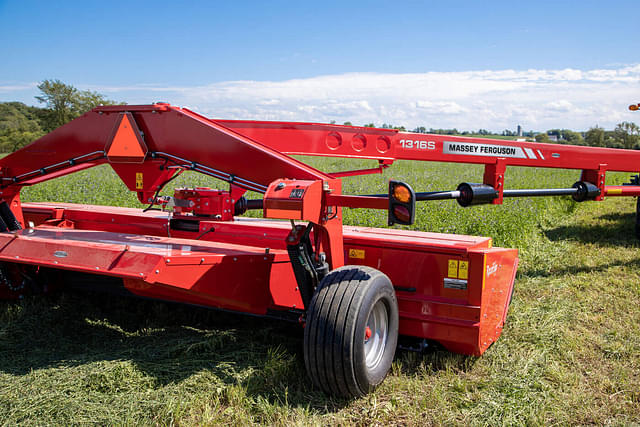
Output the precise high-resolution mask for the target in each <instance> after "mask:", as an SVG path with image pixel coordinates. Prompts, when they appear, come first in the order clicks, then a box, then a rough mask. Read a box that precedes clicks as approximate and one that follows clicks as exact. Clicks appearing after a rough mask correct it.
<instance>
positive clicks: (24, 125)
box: [0, 102, 44, 152]
mask: <svg viewBox="0 0 640 427" xmlns="http://www.w3.org/2000/svg"><path fill="white" fill-rule="evenodd" d="M37 110H39V109H38V108H36V107H28V106H26V105H24V104H23V103H21V102H3V103H0V151H2V152H11V151H15V150H17V149H18V148H21V147H23V146H25V145H27V144H28V143H30V142H31V141H33V140H35V139H38V138H40V137H41V136H42V135H44V131H43V130H42V127H41V126H40V123H39V121H38V117H37Z"/></svg>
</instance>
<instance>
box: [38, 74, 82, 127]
mask: <svg viewBox="0 0 640 427" xmlns="http://www.w3.org/2000/svg"><path fill="white" fill-rule="evenodd" d="M38 89H40V92H42V94H41V95H39V96H36V99H37V100H38V101H39V102H41V103H43V104H45V105H46V108H47V109H48V110H50V114H49V123H47V126H46V130H47V131H50V130H53V129H55V128H57V127H58V126H62V125H63V124H65V123H67V122H68V121H70V120H72V119H73V118H74V117H75V114H74V102H75V99H76V97H77V95H78V89H76V88H75V87H73V86H71V85H67V84H65V83H62V82H61V81H60V80H57V79H56V80H44V81H42V82H41V83H40V84H39V85H38Z"/></svg>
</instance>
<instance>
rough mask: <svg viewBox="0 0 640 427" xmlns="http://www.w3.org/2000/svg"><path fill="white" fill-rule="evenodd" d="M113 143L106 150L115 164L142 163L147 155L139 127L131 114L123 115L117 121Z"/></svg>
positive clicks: (108, 156)
mask: <svg viewBox="0 0 640 427" xmlns="http://www.w3.org/2000/svg"><path fill="white" fill-rule="evenodd" d="M112 135H113V136H112V138H111V142H110V143H109V144H108V145H107V147H106V148H105V151H106V152H107V158H108V159H109V161H110V162H113V163H142V162H143V161H144V157H145V156H146V154H147V146H146V145H145V143H144V141H143V140H142V137H141V136H140V131H139V130H138V126H136V122H135V120H133V116H131V113H124V114H121V115H120V116H119V118H118V120H116V125H115V127H114V131H113V134H112Z"/></svg>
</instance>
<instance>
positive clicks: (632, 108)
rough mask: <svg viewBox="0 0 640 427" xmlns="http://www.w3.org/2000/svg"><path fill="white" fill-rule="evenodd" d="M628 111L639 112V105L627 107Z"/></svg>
mask: <svg viewBox="0 0 640 427" xmlns="http://www.w3.org/2000/svg"><path fill="white" fill-rule="evenodd" d="M629 110H631V111H638V110H640V105H638V104H633V105H629Z"/></svg>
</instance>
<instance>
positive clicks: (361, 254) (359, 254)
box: [349, 249, 364, 259]
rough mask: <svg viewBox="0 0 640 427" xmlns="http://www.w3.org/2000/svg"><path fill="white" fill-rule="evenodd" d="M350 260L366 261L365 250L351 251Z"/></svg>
mask: <svg viewBox="0 0 640 427" xmlns="http://www.w3.org/2000/svg"><path fill="white" fill-rule="evenodd" d="M349 258H358V259H364V249H349Z"/></svg>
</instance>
